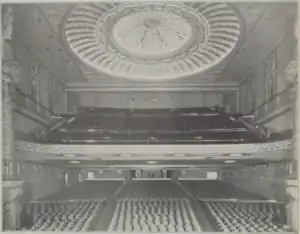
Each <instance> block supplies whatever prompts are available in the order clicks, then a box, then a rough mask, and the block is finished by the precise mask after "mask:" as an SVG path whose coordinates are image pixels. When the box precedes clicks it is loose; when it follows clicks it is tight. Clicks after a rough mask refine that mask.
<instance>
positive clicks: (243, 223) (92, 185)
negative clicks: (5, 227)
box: [25, 180, 286, 232]
mask: <svg viewBox="0 0 300 234" xmlns="http://www.w3.org/2000/svg"><path fill="white" fill-rule="evenodd" d="M30 209H31V210H30V212H27V214H31V216H30V218H29V219H28V218H27V219H26V220H27V221H28V220H30V221H29V222H30V224H28V223H27V225H25V226H27V229H31V230H46V231H48V230H52V231H59V230H63V231H65V230H67V231H74V230H75V231H78V230H79V231H110V232H115V231H116V232H142V231H146V232H149V231H150V232H214V231H221V232H253V231H266V232H268V231H269V232H280V231H282V230H283V228H284V225H285V224H286V218H285V216H286V215H285V204H281V203H272V202H270V201H268V200H267V199H265V198H264V197H261V196H259V195H256V194H251V193H249V192H247V191H244V190H242V189H239V188H237V187H234V186H233V185H230V184H228V183H225V182H222V181H214V180H199V181H186V180H185V181H168V180H136V181H130V182H126V183H125V181H85V182H83V183H81V184H79V185H76V186H73V187H69V188H67V189H65V190H63V191H61V192H60V193H57V194H54V195H52V196H49V197H45V198H43V199H41V200H40V201H36V202H33V203H31V208H30ZM41 210H42V212H41ZM45 210H46V212H45ZM47 212H48V216H46V217H44V216H45V213H47ZM41 213H44V216H42V215H41ZM53 214H55V215H53ZM70 216H72V217H75V218H74V219H76V220H77V221H74V219H73V220H72V219H70Z"/></svg>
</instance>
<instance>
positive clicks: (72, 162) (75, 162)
mask: <svg viewBox="0 0 300 234" xmlns="http://www.w3.org/2000/svg"><path fill="white" fill-rule="evenodd" d="M69 163H71V164H78V163H80V162H79V161H69Z"/></svg>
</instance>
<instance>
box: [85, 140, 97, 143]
mask: <svg viewBox="0 0 300 234" xmlns="http://www.w3.org/2000/svg"><path fill="white" fill-rule="evenodd" d="M84 142H86V143H94V142H96V141H95V140H85V141H84Z"/></svg>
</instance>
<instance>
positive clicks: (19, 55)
mask: <svg viewBox="0 0 300 234" xmlns="http://www.w3.org/2000/svg"><path fill="white" fill-rule="evenodd" d="M9 46H11V47H12V51H13V52H12V53H13V55H14V59H15V60H17V62H18V63H19V65H20V66H21V68H22V71H21V74H20V77H21V79H20V82H18V83H17V84H15V91H14V100H13V101H14V103H15V107H16V108H15V116H14V117H15V120H14V127H15V130H16V136H17V138H24V137H26V135H28V134H32V133H33V132H35V131H36V130H37V129H40V128H44V127H46V126H47V125H48V124H49V123H50V122H51V120H50V117H51V115H54V114H56V113H63V112H64V101H63V100H64V99H65V85H64V83H63V81H62V80H60V79H58V78H57V77H55V76H54V75H53V74H52V73H51V71H49V70H48V69H47V67H46V66H45V65H44V64H43V63H42V62H41V61H40V60H39V58H38V57H37V56H36V55H35V54H34V53H33V52H32V51H31V50H30V48H29V47H28V46H27V45H26V44H25V43H23V42H22V41H20V40H18V39H14V38H13V42H12V44H10V45H7V47H9ZM7 56H9V54H8V55H7Z"/></svg>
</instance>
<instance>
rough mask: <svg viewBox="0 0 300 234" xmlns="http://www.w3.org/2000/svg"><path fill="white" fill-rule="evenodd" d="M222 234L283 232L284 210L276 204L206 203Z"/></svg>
mask: <svg viewBox="0 0 300 234" xmlns="http://www.w3.org/2000/svg"><path fill="white" fill-rule="evenodd" d="M205 204H206V205H207V207H208V210H209V212H210V213H211V215H212V216H213V217H214V219H215V222H216V225H217V227H218V229H219V230H220V231H222V232H282V231H283V224H284V221H283V219H284V213H285V212H284V209H283V208H282V207H280V205H278V204H275V203H249V202H224V201H222V202H219V201H214V202H205Z"/></svg>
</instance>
